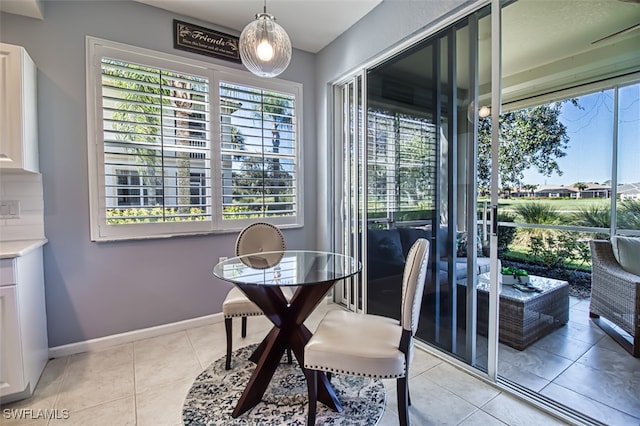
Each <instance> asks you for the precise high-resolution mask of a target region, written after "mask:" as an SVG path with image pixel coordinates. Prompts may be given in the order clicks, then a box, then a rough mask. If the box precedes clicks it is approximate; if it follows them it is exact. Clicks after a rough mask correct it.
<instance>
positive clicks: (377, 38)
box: [316, 0, 482, 248]
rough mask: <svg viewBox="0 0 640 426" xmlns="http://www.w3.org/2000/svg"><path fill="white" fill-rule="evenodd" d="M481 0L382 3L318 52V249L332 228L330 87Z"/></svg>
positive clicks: (327, 243)
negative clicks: (321, 196)
mask: <svg viewBox="0 0 640 426" xmlns="http://www.w3.org/2000/svg"><path fill="white" fill-rule="evenodd" d="M479 2H482V0H477V1H476V0H437V1H427V0H384V1H383V2H382V3H381V4H380V5H379V6H378V7H376V8H375V9H373V10H372V11H371V12H369V14H367V16H365V17H364V18H363V19H361V20H360V21H359V22H357V23H356V24H355V25H353V26H352V27H351V28H350V29H349V30H348V31H346V32H345V33H344V34H342V35H341V36H340V37H338V38H337V39H336V40H334V41H333V42H332V43H331V44H330V45H329V46H327V47H326V48H324V49H323V50H322V51H320V52H319V53H318V55H317V58H316V91H317V95H316V96H317V99H318V104H317V106H316V111H317V118H318V126H317V132H318V134H317V140H318V143H319V145H320V147H319V162H320V163H321V164H326V165H327V166H326V167H320V168H319V170H318V171H319V175H318V185H319V187H320V194H327V199H326V200H325V202H323V203H322V204H320V205H319V208H322V209H323V210H322V212H321V216H320V218H321V220H320V221H319V223H318V226H317V232H318V241H319V244H322V247H325V248H327V247H331V243H330V232H329V231H330V229H331V223H330V221H329V220H322V219H323V218H327V219H328V218H330V217H331V212H332V211H333V201H334V200H333V198H332V190H331V189H330V188H329V187H328V185H329V184H330V179H331V177H332V176H331V171H332V170H331V165H332V162H333V160H332V149H331V147H330V146H329V144H330V143H331V140H330V136H332V135H330V134H329V135H328V130H329V127H328V126H329V125H330V123H329V122H328V117H329V114H331V108H332V106H331V105H330V104H329V103H330V98H329V93H330V90H331V85H330V83H331V82H334V81H335V80H336V79H338V78H343V77H345V76H346V75H347V74H349V73H351V72H353V71H355V70H357V69H361V68H362V66H363V64H365V63H367V62H369V61H372V60H375V59H376V58H379V57H380V56H381V55H383V54H384V53H385V52H389V51H391V50H392V49H393V48H395V47H396V46H398V45H400V44H401V43H402V42H403V41H406V40H408V39H410V38H411V37H414V36H416V35H417V34H420V33H424V32H427V31H429V30H430V28H432V27H433V26H434V25H435V24H436V23H437V22H438V21H441V20H442V19H443V18H444V17H445V16H447V15H451V14H453V13H455V12H456V11H458V10H460V9H461V8H462V7H466V6H468V5H470V4H473V3H479Z"/></svg>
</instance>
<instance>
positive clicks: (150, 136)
mask: <svg viewBox="0 0 640 426" xmlns="http://www.w3.org/2000/svg"><path fill="white" fill-rule="evenodd" d="M301 106H302V85H301V84H299V83H292V82H287V81H284V80H279V79H263V78H258V77H255V76H253V75H250V74H249V73H246V72H242V71H238V70H231V69H227V68H224V67H220V66H215V67H214V66H213V65H212V64H210V63H206V62H200V61H196V60H190V59H186V58H182V57H177V56H173V55H168V54H164V53H159V52H154V51H150V50H147V49H141V48H136V47H132V46H127V45H124V44H120V43H114V42H109V41H105V40H100V39H96V38H93V37H87V109H88V111H89V113H88V114H87V121H88V122H87V128H88V134H89V139H88V159H89V196H90V197H89V200H90V214H91V239H92V240H93V241H109V240H122V239H140V238H157V237H170V236H175V235H190V234H202V233H211V232H216V231H222V232H232V231H237V230H239V229H242V228H243V227H244V226H246V225H247V224H249V223H251V222H255V221H256V220H263V221H268V222H271V223H273V224H275V225H279V226H301V225H302V223H303V221H302V208H301V207H302V206H301V202H300V195H299V194H300V188H301V177H302V176H301V174H300V173H299V170H298V168H299V164H300V161H299V159H300V158H301V152H300V146H299V144H300V135H301V130H300V123H301V111H302V108H301Z"/></svg>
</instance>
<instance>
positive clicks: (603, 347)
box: [498, 297, 640, 426]
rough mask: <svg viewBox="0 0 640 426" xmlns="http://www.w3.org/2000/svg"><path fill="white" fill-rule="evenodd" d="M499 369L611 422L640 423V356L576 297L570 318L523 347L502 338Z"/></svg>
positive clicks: (611, 424)
mask: <svg viewBox="0 0 640 426" xmlns="http://www.w3.org/2000/svg"><path fill="white" fill-rule="evenodd" d="M498 360H499V361H498V373H499V374H500V375H502V376H504V377H507V378H509V379H511V380H512V381H514V382H517V383H519V384H520V385H522V386H525V387H527V388H529V389H531V390H534V391H536V392H539V393H541V394H542V395H545V396H547V397H549V398H551V399H553V400H555V401H557V402H560V403H562V404H564V405H566V406H569V407H571V408H573V409H574V410H576V411H578V412H581V413H584V414H586V415H588V416H590V417H592V418H594V419H596V420H599V421H601V422H602V423H605V424H607V425H609V426H617V425H620V426H627V425H633V426H639V425H640V359H639V358H634V357H632V356H631V355H630V354H629V353H628V352H626V351H625V350H624V349H623V348H622V347H621V346H620V345H619V344H617V343H616V342H615V341H614V340H613V339H612V338H611V337H610V336H608V335H607V334H605V332H604V331H602V329H600V327H598V326H597V325H596V324H594V323H593V322H592V321H591V320H590V318H589V300H588V299H586V300H580V299H577V298H575V297H571V298H570V300H569V323H568V324H567V325H565V326H563V327H561V328H560V329H558V330H556V331H554V332H553V333H551V334H549V335H548V336H546V337H544V338H542V339H541V340H539V341H537V342H536V343H534V344H533V345H531V346H529V347H528V348H526V349H525V350H524V351H517V350H515V349H512V348H510V347H509V346H506V345H503V344H500V349H499V353H498Z"/></svg>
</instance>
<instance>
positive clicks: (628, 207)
mask: <svg viewBox="0 0 640 426" xmlns="http://www.w3.org/2000/svg"><path fill="white" fill-rule="evenodd" d="M617 214H618V227H619V228H624V229H640V200H624V201H621V202H620V204H619V208H618V212H617Z"/></svg>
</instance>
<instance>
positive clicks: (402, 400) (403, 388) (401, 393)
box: [396, 377, 409, 426]
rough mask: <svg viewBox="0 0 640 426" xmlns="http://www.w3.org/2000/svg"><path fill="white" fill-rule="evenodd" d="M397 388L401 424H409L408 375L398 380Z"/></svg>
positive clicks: (403, 425)
mask: <svg viewBox="0 0 640 426" xmlns="http://www.w3.org/2000/svg"><path fill="white" fill-rule="evenodd" d="M396 390H397V393H398V418H399V421H400V426H409V405H408V396H409V381H408V379H407V377H401V378H399V379H397V380H396Z"/></svg>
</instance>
